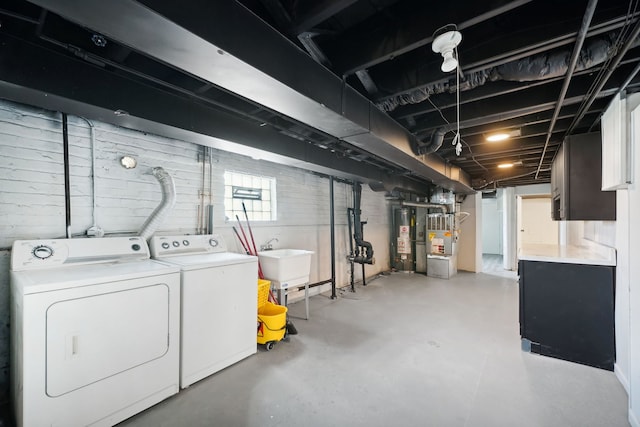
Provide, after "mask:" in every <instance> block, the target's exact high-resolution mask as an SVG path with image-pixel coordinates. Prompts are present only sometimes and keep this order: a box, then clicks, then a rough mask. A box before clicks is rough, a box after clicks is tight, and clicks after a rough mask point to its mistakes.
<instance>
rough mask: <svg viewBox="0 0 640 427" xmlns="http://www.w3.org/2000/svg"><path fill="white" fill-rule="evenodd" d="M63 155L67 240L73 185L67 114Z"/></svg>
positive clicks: (68, 236)
mask: <svg viewBox="0 0 640 427" xmlns="http://www.w3.org/2000/svg"><path fill="white" fill-rule="evenodd" d="M62 153H63V157H64V210H65V225H66V230H67V231H66V232H67V239H70V238H71V184H70V182H69V130H68V127H67V113H62Z"/></svg>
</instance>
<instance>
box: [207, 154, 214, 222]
mask: <svg viewBox="0 0 640 427" xmlns="http://www.w3.org/2000/svg"><path fill="white" fill-rule="evenodd" d="M208 151H209V206H208V212H207V214H208V218H207V219H208V222H207V234H211V233H213V148H211V147H209V148H208Z"/></svg>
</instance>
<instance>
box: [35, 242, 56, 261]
mask: <svg viewBox="0 0 640 427" xmlns="http://www.w3.org/2000/svg"><path fill="white" fill-rule="evenodd" d="M52 255H53V249H52V248H51V246H46V245H40V246H36V247H35V248H33V256H34V257H36V258H38V259H47V258H49V257H50V256H52Z"/></svg>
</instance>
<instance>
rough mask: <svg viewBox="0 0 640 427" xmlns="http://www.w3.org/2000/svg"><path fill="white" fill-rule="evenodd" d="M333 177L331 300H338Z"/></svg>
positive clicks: (330, 211)
mask: <svg viewBox="0 0 640 427" xmlns="http://www.w3.org/2000/svg"><path fill="white" fill-rule="evenodd" d="M335 223H336V219H335V202H334V200H333V176H330V177H329V227H330V228H331V299H336V298H338V296H337V295H336V230H335V225H336V224H335Z"/></svg>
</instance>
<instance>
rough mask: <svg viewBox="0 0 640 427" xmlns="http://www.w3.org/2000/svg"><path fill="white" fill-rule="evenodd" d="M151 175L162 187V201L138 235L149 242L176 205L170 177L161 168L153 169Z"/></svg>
mask: <svg viewBox="0 0 640 427" xmlns="http://www.w3.org/2000/svg"><path fill="white" fill-rule="evenodd" d="M151 173H152V174H153V176H155V177H156V179H157V180H158V182H160V185H161V187H162V201H161V202H160V204H159V205H158V207H156V209H155V210H154V211H153V213H152V214H151V216H150V217H149V218H147V220H146V221H145V223H144V224H143V225H142V229H140V233H139V235H140V237H142V238H143V239H145V240H149V239H150V238H151V236H153V233H155V232H156V230H157V229H158V227H159V226H160V224H161V223H162V221H164V219H165V217H166V216H167V215H168V214H169V212H171V210H172V209H173V207H174V206H175V204H176V186H175V184H174V183H173V179H172V178H171V175H169V174H168V173H167V172H166V171H165V170H164V169H162V168H161V167H156V168H153V170H152V171H151Z"/></svg>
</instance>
